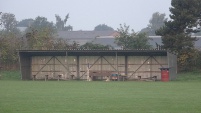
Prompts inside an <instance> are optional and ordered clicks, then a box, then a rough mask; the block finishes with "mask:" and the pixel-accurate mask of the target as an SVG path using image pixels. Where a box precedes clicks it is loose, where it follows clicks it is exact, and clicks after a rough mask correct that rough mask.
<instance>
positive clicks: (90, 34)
mask: <svg viewBox="0 0 201 113" xmlns="http://www.w3.org/2000/svg"><path fill="white" fill-rule="evenodd" d="M116 34H117V31H58V35H59V38H65V39H94V38H96V37H101V36H115V35H116Z"/></svg>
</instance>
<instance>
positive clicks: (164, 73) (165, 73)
mask: <svg viewBox="0 0 201 113" xmlns="http://www.w3.org/2000/svg"><path fill="white" fill-rule="evenodd" d="M160 70H161V81H163V82H168V81H169V68H160Z"/></svg>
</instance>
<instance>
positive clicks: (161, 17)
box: [140, 12, 167, 36]
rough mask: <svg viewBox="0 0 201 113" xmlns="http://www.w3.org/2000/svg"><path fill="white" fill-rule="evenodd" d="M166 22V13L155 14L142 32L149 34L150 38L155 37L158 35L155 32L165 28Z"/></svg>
mask: <svg viewBox="0 0 201 113" xmlns="http://www.w3.org/2000/svg"><path fill="white" fill-rule="evenodd" d="M165 21H167V18H165V13H163V14H160V13H159V12H155V13H153V14H152V18H151V19H150V20H149V25H148V26H147V27H146V28H144V29H142V30H141V31H140V32H141V33H147V34H148V35H149V36H154V35H156V34H155V31H156V30H158V29H159V28H160V27H162V26H164V22H165Z"/></svg>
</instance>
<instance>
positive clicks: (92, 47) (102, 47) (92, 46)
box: [80, 42, 112, 49]
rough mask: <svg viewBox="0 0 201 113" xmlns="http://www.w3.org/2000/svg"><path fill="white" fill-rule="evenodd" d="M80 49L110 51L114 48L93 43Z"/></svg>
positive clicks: (88, 43)
mask: <svg viewBox="0 0 201 113" xmlns="http://www.w3.org/2000/svg"><path fill="white" fill-rule="evenodd" d="M80 48H81V49H110V48H112V46H110V45H101V44H94V43H93V42H87V43H86V44H84V45H82V46H81V47H80Z"/></svg>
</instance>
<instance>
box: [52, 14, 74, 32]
mask: <svg viewBox="0 0 201 113" xmlns="http://www.w3.org/2000/svg"><path fill="white" fill-rule="evenodd" d="M55 18H56V28H57V30H58V31H72V30H73V27H72V26H71V25H68V26H65V25H66V22H67V20H68V19H69V14H67V15H66V16H65V19H64V20H62V19H61V17H60V16H59V15H55Z"/></svg>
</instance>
